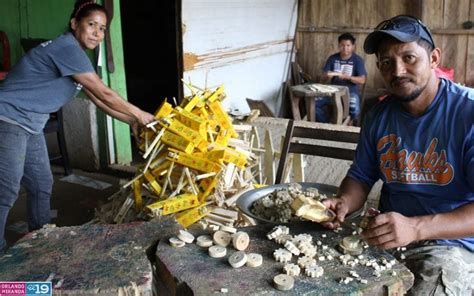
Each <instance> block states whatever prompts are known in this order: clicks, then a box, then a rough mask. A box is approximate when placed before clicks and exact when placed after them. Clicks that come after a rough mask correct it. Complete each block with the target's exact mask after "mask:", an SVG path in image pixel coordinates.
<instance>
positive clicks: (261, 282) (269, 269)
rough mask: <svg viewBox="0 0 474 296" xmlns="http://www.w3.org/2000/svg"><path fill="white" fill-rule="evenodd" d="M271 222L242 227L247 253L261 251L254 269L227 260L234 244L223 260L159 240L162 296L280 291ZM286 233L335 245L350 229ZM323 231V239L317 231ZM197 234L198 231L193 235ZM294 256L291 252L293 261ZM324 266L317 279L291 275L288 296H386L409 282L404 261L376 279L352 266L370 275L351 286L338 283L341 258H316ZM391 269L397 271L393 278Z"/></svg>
mask: <svg viewBox="0 0 474 296" xmlns="http://www.w3.org/2000/svg"><path fill="white" fill-rule="evenodd" d="M273 226H274V225H269V224H267V225H259V226H254V227H249V228H245V229H241V230H243V231H246V232H247V233H248V234H249V235H250V245H249V247H248V249H247V250H245V252H246V253H251V252H255V253H260V254H261V255H262V256H263V264H262V266H260V267H257V268H250V267H246V266H244V267H242V268H239V269H234V268H232V267H231V266H230V265H229V264H228V262H227V258H228V257H229V256H230V255H231V254H232V253H233V252H235V250H234V249H233V248H232V247H230V246H229V247H227V256H226V257H224V258H211V257H210V256H209V255H208V253H207V250H206V249H203V248H200V247H198V246H197V245H196V244H187V245H186V246H185V247H183V248H173V247H171V246H170V245H169V243H168V241H167V240H166V239H162V240H160V242H159V243H158V247H157V251H156V266H157V274H158V278H160V279H161V280H162V284H163V289H165V287H166V289H167V291H165V290H162V291H159V292H162V293H163V294H168V293H169V294H172V295H176V294H177V295H183V294H194V295H212V294H214V293H216V292H219V291H220V289H221V288H225V289H228V295H257V294H258V295H278V294H282V292H280V291H278V290H276V289H274V288H273V287H272V279H273V277H274V276H275V275H277V274H279V273H281V272H282V267H283V263H278V262H276V261H275V260H274V259H273V256H272V254H273V251H274V250H275V249H277V248H280V247H281V246H280V245H278V244H277V243H275V242H274V241H269V240H267V238H266V234H267V232H268V231H269V230H270V229H271V228H272V227H273ZM289 227H290V233H291V234H293V235H294V234H300V233H309V234H311V235H312V236H313V240H321V241H322V242H323V244H327V245H329V246H330V247H334V246H335V245H336V244H338V243H339V241H340V240H341V239H342V237H344V236H346V235H348V233H349V232H350V231H349V230H347V231H345V232H341V233H339V234H336V233H334V232H332V231H328V230H325V229H322V228H321V227H318V225H317V224H314V223H306V222H302V223H297V224H291V225H289ZM323 233H325V234H327V237H326V238H322V237H321V234H323ZM195 234H196V235H197V234H199V233H195ZM364 255H366V256H368V257H375V258H381V256H384V257H386V258H387V259H392V258H393V257H392V256H390V255H389V254H387V253H385V252H383V251H380V250H376V249H375V248H369V249H367V250H366V251H365V254H364ZM295 260H296V257H295V256H293V260H292V262H293V263H294V262H295ZM318 264H320V265H321V266H323V268H324V269H325V273H324V276H323V277H321V278H319V279H316V278H309V277H307V276H305V275H300V276H299V277H296V279H295V287H294V289H293V290H292V291H290V292H289V294H292V295H308V294H311V295H341V294H344V295H349V294H351V295H386V294H387V291H388V287H389V286H390V287H391V289H393V288H394V287H395V286H393V285H394V284H397V283H398V284H399V285H401V286H402V287H403V288H404V290H405V291H406V290H407V289H409V288H410V287H411V286H412V284H413V274H412V273H411V272H410V271H409V270H408V269H407V268H406V267H405V266H403V265H402V264H400V263H397V264H396V265H395V266H394V267H393V269H392V270H391V271H384V272H382V276H381V277H379V278H376V277H374V276H373V275H372V272H373V269H372V268H369V267H365V266H358V267H354V268H352V269H354V270H356V271H357V272H358V273H359V274H360V275H361V276H362V277H363V278H367V279H369V282H368V284H361V283H359V282H356V281H353V282H351V283H350V284H340V283H339V282H338V280H339V279H340V278H341V277H347V276H349V270H351V268H350V267H348V266H344V265H342V264H341V263H340V262H339V261H337V260H333V261H323V262H319V263H318ZM392 271H396V273H397V275H396V276H393V275H392Z"/></svg>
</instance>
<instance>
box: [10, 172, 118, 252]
mask: <svg viewBox="0 0 474 296" xmlns="http://www.w3.org/2000/svg"><path fill="white" fill-rule="evenodd" d="M52 171H53V176H54V181H55V182H54V185H53V194H52V197H51V209H52V217H54V213H57V215H56V217H54V218H53V219H52V221H51V223H52V224H56V225H57V226H74V225H81V224H84V223H86V222H88V221H89V220H91V219H92V218H93V216H94V208H96V207H97V206H99V205H100V204H102V203H104V202H106V200H107V198H108V197H109V196H111V195H112V194H113V193H114V192H117V191H118V190H119V187H120V185H119V182H120V178H119V177H117V176H115V175H116V174H114V175H112V174H110V173H88V172H84V171H81V170H77V169H74V171H73V174H74V175H76V176H84V177H88V178H90V179H92V180H97V181H101V182H105V183H108V184H110V185H111V186H110V187H108V188H106V189H95V188H91V187H88V186H84V185H79V184H74V183H70V182H66V181H61V180H60V179H62V178H63V177H64V171H63V169H62V167H61V166H53V167H52ZM26 213H27V212H26V192H24V191H23V190H22V192H21V193H20V196H19V198H18V200H17V201H16V203H15V205H14V206H13V208H12V210H11V211H10V214H9V216H8V220H7V227H6V232H5V237H6V240H7V243H8V245H9V246H11V245H12V244H14V243H15V242H16V241H17V240H18V239H20V238H21V237H22V236H23V235H24V234H25V233H26V232H27V231H28V226H27V224H26V221H27V214H26Z"/></svg>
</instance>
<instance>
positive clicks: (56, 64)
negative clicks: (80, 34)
mask: <svg viewBox="0 0 474 296" xmlns="http://www.w3.org/2000/svg"><path fill="white" fill-rule="evenodd" d="M88 72H94V68H93V67H92V64H91V62H90V60H89V58H88V57H87V55H86V53H85V51H84V50H83V49H82V48H81V46H80V45H79V42H78V41H77V40H76V38H75V37H74V36H73V35H72V34H71V33H66V34H64V35H61V36H59V37H58V38H56V39H54V40H50V41H47V42H44V43H42V44H40V45H38V46H37V47H35V48H33V49H32V50H30V51H29V52H28V53H27V54H26V55H25V56H23V57H22V58H21V60H20V61H19V62H18V63H17V64H16V65H15V66H14V67H13V69H12V70H11V71H10V72H9V73H8V75H7V77H6V79H5V80H4V82H3V85H1V86H0V120H2V121H6V122H10V123H13V124H17V125H20V126H21V127H23V128H24V129H25V130H27V131H28V132H31V133H34V134H37V133H40V132H41V131H42V130H43V127H44V125H45V124H46V121H47V120H48V118H49V113H52V112H55V111H57V110H59V108H61V107H62V106H63V105H65V104H66V103H67V102H68V101H69V100H72V99H73V98H74V97H75V95H76V94H77V92H78V91H79V90H81V88H82V86H81V85H80V84H77V83H76V82H74V80H73V79H72V77H71V76H72V75H75V74H80V73H88Z"/></svg>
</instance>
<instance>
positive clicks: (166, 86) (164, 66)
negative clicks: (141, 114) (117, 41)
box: [120, 0, 182, 113]
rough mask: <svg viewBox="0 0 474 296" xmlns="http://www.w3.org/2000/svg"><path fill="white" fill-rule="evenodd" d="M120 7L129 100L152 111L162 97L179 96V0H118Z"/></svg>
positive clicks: (158, 104)
mask: <svg viewBox="0 0 474 296" xmlns="http://www.w3.org/2000/svg"><path fill="white" fill-rule="evenodd" d="M120 7H121V19H122V34H123V47H124V59H125V75H126V82H127V96H128V100H129V102H131V103H132V104H134V105H136V106H138V107H139V108H141V109H143V110H145V111H148V112H150V113H154V112H155V111H156V109H157V108H158V107H159V106H160V105H161V102H163V100H164V99H165V98H168V100H169V102H170V103H171V102H172V98H173V97H175V98H176V99H177V100H178V101H179V98H180V93H181V91H180V90H179V88H180V85H181V83H180V79H181V77H182V70H180V69H182V67H181V1H132V0H120ZM152 44H158V45H153V46H152Z"/></svg>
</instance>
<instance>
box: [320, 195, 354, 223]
mask: <svg viewBox="0 0 474 296" xmlns="http://www.w3.org/2000/svg"><path fill="white" fill-rule="evenodd" d="M322 203H323V204H324V205H325V206H326V207H327V208H328V209H330V210H333V211H334V213H336V219H334V220H333V221H332V222H325V223H323V226H324V227H327V228H329V229H336V228H338V227H340V226H341V223H342V222H344V219H345V217H346V215H347V213H348V212H349V207H348V206H347V205H346V203H345V202H344V200H343V199H341V198H328V199H325V200H323V201H322Z"/></svg>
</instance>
